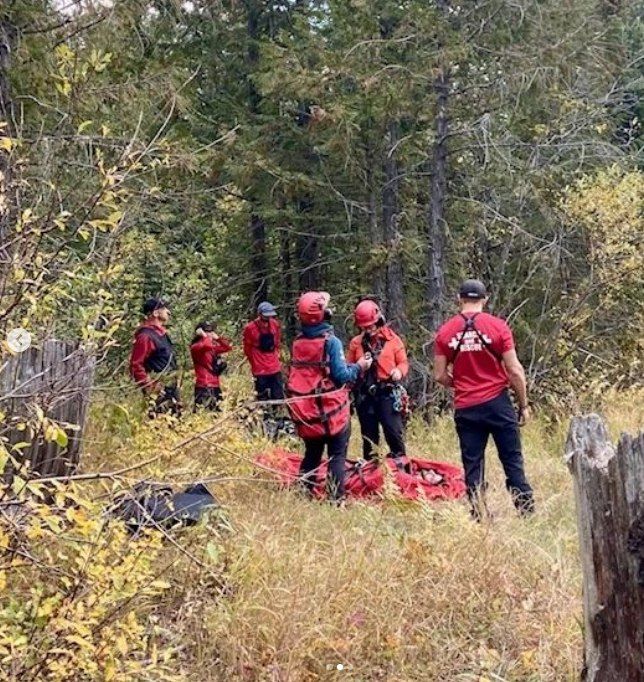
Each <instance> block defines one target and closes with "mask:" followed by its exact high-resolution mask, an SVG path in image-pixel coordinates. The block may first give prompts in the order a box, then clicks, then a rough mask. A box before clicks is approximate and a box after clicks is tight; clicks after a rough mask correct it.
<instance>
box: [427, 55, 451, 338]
mask: <svg viewBox="0 0 644 682" xmlns="http://www.w3.org/2000/svg"><path fill="white" fill-rule="evenodd" d="M449 84H450V79H449V72H448V70H447V68H445V67H441V68H440V69H439V72H438V75H437V76H436V78H435V80H434V91H435V92H436V96H437V102H436V104H437V112H436V122H435V131H436V139H435V141H434V148H433V150H432V175H431V186H430V198H429V215H428V221H427V228H428V235H427V237H428V261H427V310H428V315H427V328H428V329H429V330H430V331H432V332H433V331H436V330H437V329H438V327H439V326H440V324H441V322H442V320H443V315H444V312H445V303H446V298H447V297H446V294H445V195H446V192H447V133H448V130H449V118H448V112H447V107H448V97H449Z"/></svg>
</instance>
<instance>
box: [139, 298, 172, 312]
mask: <svg viewBox="0 0 644 682" xmlns="http://www.w3.org/2000/svg"><path fill="white" fill-rule="evenodd" d="M167 307H168V303H167V301H164V300H163V299H162V298H148V300H147V301H146V302H145V303H144V304H143V314H144V315H151V314H152V313H153V312H154V311H155V310H161V308H167Z"/></svg>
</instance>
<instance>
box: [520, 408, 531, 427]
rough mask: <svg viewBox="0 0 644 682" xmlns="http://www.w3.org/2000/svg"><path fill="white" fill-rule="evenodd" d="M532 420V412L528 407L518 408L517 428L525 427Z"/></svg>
mask: <svg viewBox="0 0 644 682" xmlns="http://www.w3.org/2000/svg"><path fill="white" fill-rule="evenodd" d="M531 418H532V411H531V410H530V405H526V406H525V407H520V408H519V426H525V425H526V424H527V423H528V422H529V421H530V419H531Z"/></svg>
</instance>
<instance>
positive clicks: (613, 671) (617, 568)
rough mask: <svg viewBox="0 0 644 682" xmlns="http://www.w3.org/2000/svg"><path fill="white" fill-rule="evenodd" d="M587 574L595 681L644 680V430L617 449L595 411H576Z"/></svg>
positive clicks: (574, 462)
mask: <svg viewBox="0 0 644 682" xmlns="http://www.w3.org/2000/svg"><path fill="white" fill-rule="evenodd" d="M566 460H567V462H568V466H569V468H570V471H571V473H572V476H573V480H574V488H575V499H576V503H577V523H578V528H579V543H580V553H581V561H582V569H583V579H584V586H583V587H584V668H583V672H582V680H586V681H588V682H617V681H619V682H641V680H643V679H644V568H643V566H642V564H643V562H644V433H640V434H639V435H638V436H636V437H632V436H629V435H626V434H622V436H621V438H620V440H619V443H618V445H617V449H615V448H614V446H613V445H612V443H611V442H610V440H609V436H608V432H607V430H606V426H605V425H604V423H603V421H602V420H601V418H600V417H599V416H598V415H596V414H591V415H589V416H585V417H575V418H574V419H573V420H572V423H571V425H570V431H569V433H568V441H567V444H566Z"/></svg>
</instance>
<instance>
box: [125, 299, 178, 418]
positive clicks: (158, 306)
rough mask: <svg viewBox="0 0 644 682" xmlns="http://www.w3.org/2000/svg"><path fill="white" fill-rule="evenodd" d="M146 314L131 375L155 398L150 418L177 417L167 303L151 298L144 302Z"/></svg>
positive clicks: (134, 347)
mask: <svg viewBox="0 0 644 682" xmlns="http://www.w3.org/2000/svg"><path fill="white" fill-rule="evenodd" d="M143 314H144V315H145V319H144V320H143V322H142V323H141V324H140V325H139V327H138V328H137V330H136V331H135V332H134V342H133V344H132V353H131V355H130V375H131V376H132V378H133V379H134V381H136V383H137V384H138V385H139V386H140V387H141V389H142V390H143V392H144V394H145V395H147V396H150V397H153V398H154V401H153V404H152V405H151V407H150V412H149V414H150V417H154V416H156V415H158V414H162V413H171V414H174V415H177V416H178V415H179V413H180V411H181V401H180V395H179V388H178V385H177V377H176V369H177V358H176V354H175V351H174V346H173V345H172V340H171V339H170V337H169V336H168V332H167V331H166V328H165V325H166V324H167V323H168V321H169V319H170V310H169V309H168V304H167V303H166V302H165V301H164V300H163V299H161V298H149V299H148V300H147V301H146V302H145V303H144V304H143Z"/></svg>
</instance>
